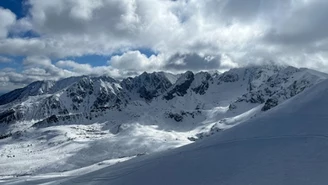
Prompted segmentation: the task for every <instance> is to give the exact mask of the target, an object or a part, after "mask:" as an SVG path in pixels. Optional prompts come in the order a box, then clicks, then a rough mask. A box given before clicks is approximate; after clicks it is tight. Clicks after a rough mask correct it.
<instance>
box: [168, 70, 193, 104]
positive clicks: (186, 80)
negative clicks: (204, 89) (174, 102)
mask: <svg viewBox="0 0 328 185" xmlns="http://www.w3.org/2000/svg"><path fill="white" fill-rule="evenodd" d="M193 81H194V73H193V72H191V71H187V72H186V73H184V74H183V75H182V76H181V77H180V78H179V79H178V81H177V83H176V84H175V85H173V87H172V88H171V89H170V90H169V91H168V92H167V93H166V94H165V95H164V97H163V98H164V99H165V100H171V99H173V98H174V97H176V96H184V95H185V94H187V90H188V89H189V87H190V85H191V83H192V82H193Z"/></svg>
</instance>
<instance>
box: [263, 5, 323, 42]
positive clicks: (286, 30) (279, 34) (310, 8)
mask: <svg viewBox="0 0 328 185" xmlns="http://www.w3.org/2000/svg"><path fill="white" fill-rule="evenodd" d="M327 9H328V1H313V2H312V3H307V4H306V5H304V6H302V7H299V8H296V9H295V10H293V11H291V13H290V15H289V16H287V17H282V20H280V23H279V24H277V25H276V26H275V27H272V28H271V30H270V31H268V32H267V33H266V34H265V36H264V39H265V41H267V42H272V43H275V44H283V45H295V46H302V47H303V46H305V47H311V46H312V44H313V43H315V42H318V41H322V40H324V39H327V38H328V24H326V23H325V22H326V21H327V18H328V11H327Z"/></svg>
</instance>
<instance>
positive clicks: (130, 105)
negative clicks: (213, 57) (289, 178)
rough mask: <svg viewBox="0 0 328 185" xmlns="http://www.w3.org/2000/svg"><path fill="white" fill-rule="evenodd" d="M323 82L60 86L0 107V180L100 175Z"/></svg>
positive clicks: (269, 77) (215, 77)
mask: <svg viewBox="0 0 328 185" xmlns="http://www.w3.org/2000/svg"><path fill="white" fill-rule="evenodd" d="M325 79H327V74H323V73H320V72H316V71H313V70H310V69H298V68H294V67H287V66H273V65H267V66H249V67H244V68H236V69H231V70H229V71H227V72H224V73H222V74H218V73H215V74H211V73H208V72H199V73H193V72H190V71H188V72H186V73H183V74H180V75H172V74H169V73H164V72H155V73H143V74H141V75H140V76H136V77H134V78H127V79H123V80H122V81H118V80H115V79H113V78H111V77H108V76H100V77H90V76H82V77H74V78H69V79H63V80H60V81H57V82H54V84H53V85H52V86H49V88H48V90H47V88H41V89H42V91H41V90H36V92H40V94H37V95H34V94H25V93H22V97H23V98H21V99H15V100H13V101H11V102H10V103H6V104H3V105H0V147H1V150H0V164H1V165H2V166H3V167H4V168H0V179H1V178H2V177H16V176H21V175H33V176H34V175H40V174H43V173H52V172H55V173H65V174H66V173H71V172H72V170H73V172H74V173H75V170H82V169H85V168H93V167H94V166H98V167H97V168H103V167H105V166H108V165H112V162H108V161H122V160H125V159H130V158H133V157H138V158H142V157H140V156H143V155H147V154H152V153H155V152H162V151H165V150H168V149H172V148H176V147H180V146H183V145H186V144H190V143H193V142H194V141H197V140H202V139H206V138H207V137H209V136H211V135H217V134H218V135H221V134H224V133H227V132H229V130H227V129H230V128H233V127H234V126H236V125H239V124H242V123H244V122H246V121H248V120H250V121H251V120H254V119H257V118H258V117H260V116H261V115H262V114H268V113H270V112H273V111H274V110H275V107H277V106H280V105H281V104H284V102H286V101H288V100H289V99H290V98H294V97H297V96H298V95H299V94H301V93H302V92H304V91H306V90H308V89H311V88H312V87H313V86H315V85H316V84H317V83H320V82H321V81H323V80H325ZM30 86H31V85H30ZM28 87H29V86H28ZM41 87H42V86H41ZM24 89H28V88H24ZM37 89H38V88H37ZM11 93H12V92H10V93H8V94H6V95H4V96H3V97H8V96H9V95H10V94H11ZM0 99H1V97H0ZM226 130H227V131H226ZM53 156H56V157H55V158H54V157H53ZM98 164H99V165H98ZM73 172H72V173H73Z"/></svg>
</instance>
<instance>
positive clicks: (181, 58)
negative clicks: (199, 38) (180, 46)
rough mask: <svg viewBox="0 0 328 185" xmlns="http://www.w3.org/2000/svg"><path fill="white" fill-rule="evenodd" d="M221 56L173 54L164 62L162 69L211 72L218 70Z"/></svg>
mask: <svg viewBox="0 0 328 185" xmlns="http://www.w3.org/2000/svg"><path fill="white" fill-rule="evenodd" d="M220 61H221V56H220V55H216V56H211V55H205V56H201V55H199V54H197V53H189V54H179V53H177V54H175V55H173V56H171V57H170V58H169V59H168V61H167V62H166V64H165V66H164V69H166V70H173V71H174V70H178V71H183V70H191V71H200V70H213V69H218V68H220Z"/></svg>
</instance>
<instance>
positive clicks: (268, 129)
mask: <svg viewBox="0 0 328 185" xmlns="http://www.w3.org/2000/svg"><path fill="white" fill-rule="evenodd" d="M327 105H328V81H327V80H326V81H324V82H321V83H319V84H317V85H316V86H314V87H313V88H312V89H309V90H307V91H305V92H304V93H302V94H300V95H299V96H296V97H294V98H293V99H291V100H288V101H287V102H285V103H283V104H281V105H279V106H278V107H276V108H274V109H273V110H272V111H269V112H267V113H265V114H262V115H261V116H259V117H258V118H255V119H252V120H250V121H248V122H246V123H244V124H241V125H238V126H236V127H234V128H232V129H229V130H226V131H224V132H222V133H221V134H217V135H215V136H213V137H210V138H207V139H204V140H201V141H199V142H196V143H194V144H191V145H188V146H185V147H182V148H178V149H176V150H173V151H167V152H164V153H161V154H156V155H152V156H144V157H139V158H136V159H132V160H130V161H127V162H124V163H120V164H118V165H115V166H111V167H106V168H103V169H100V170H97V171H94V172H91V173H87V174H84V175H82V176H77V177H76V176H75V177H73V176H64V177H63V176H62V177H56V178H55V177H52V178H41V177H39V178H36V177H35V180H32V179H31V181H29V183H30V184H37V183H45V182H48V183H47V184H69V185H71V184H98V185H105V184H111V185H118V184H129V185H131V184H143V185H147V184H149V185H153V184H157V185H167V184H170V185H174V184H177V185H181V184H188V185H199V184H206V185H210V184H224V185H238V184H252V185H263V184H265V185H277V184H285V185H287V184H288V185H302V184H304V185H308V184H312V185H315V184H327V182H328V176H327V171H328V124H327V123H328V122H327V121H328V115H327ZM12 183H13V184H16V183H14V182H12ZM17 184H19V182H17ZM22 184H28V183H27V182H26V181H25V182H23V183H22Z"/></svg>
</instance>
